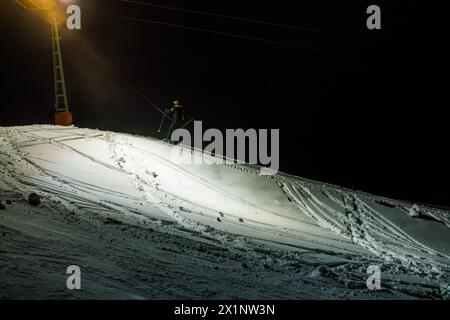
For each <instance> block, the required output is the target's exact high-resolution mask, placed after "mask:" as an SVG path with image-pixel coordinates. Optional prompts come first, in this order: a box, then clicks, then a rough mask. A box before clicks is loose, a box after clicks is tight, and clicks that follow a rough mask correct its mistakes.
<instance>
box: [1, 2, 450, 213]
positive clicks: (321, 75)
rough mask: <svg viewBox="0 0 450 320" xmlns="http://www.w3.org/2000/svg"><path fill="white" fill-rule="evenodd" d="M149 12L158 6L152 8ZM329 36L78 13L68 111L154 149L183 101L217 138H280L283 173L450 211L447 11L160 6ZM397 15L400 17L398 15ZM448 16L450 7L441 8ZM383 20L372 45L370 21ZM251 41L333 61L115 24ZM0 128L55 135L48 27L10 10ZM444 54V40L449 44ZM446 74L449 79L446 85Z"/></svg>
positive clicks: (183, 17) (86, 8) (410, 5)
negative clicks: (175, 104) (248, 132)
mask: <svg viewBox="0 0 450 320" xmlns="http://www.w3.org/2000/svg"><path fill="white" fill-rule="evenodd" d="M142 1H149V0H142ZM151 2H153V3H160V4H164V5H169V6H175V7H181V8H185V9H191V10H200V11H206V12H213V13H217V14H222V15H231V16H239V17H246V18H251V19H256V20H265V21H271V22H276V23H281V24H288V25H295V26H301V27H306V28H313V29H319V30H323V31H326V33H319V32H312V31H302V30H292V29H287V28H282V27H275V26H267V25H259V24H255V23H247V22H237V21H232V20H228V19H221V18H218V17H211V16H202V15H196V14H192V13H185V12H184V13H183V12H177V11H174V10H169V9H163V8H156V7H147V6H137V5H133V4H129V3H123V2H121V1H120V0H105V1H101V0H98V1H97V0H89V1H86V0H84V1H81V0H80V1H77V3H78V4H80V6H81V8H82V15H83V16H82V17H83V19H82V24H83V25H82V27H83V29H82V30H81V31H75V32H74V31H70V32H69V31H67V30H66V31H64V32H63V37H64V39H63V54H64V62H65V69H66V81H67V86H68V92H69V103H70V107H71V110H72V112H73V113H74V116H75V122H76V125H78V126H80V127H90V128H100V129H109V130H114V131H120V132H129V133H136V134H142V135H151V136H155V135H156V129H157V126H158V124H159V122H160V119H161V116H160V114H159V113H158V112H157V111H156V110H155V109H153V108H152V107H151V106H149V105H148V104H147V103H146V102H145V101H143V100H142V99H141V98H140V97H139V96H138V95H136V94H135V93H134V92H133V91H132V90H130V89H129V88H127V87H126V86H125V85H124V84H123V83H122V82H120V80H118V79H117V78H116V77H115V76H114V75H113V74H112V73H111V72H110V71H109V70H107V69H106V68H104V67H103V66H102V65H101V64H99V63H98V61H97V60H95V59H94V58H93V57H92V56H91V55H89V54H88V53H87V51H86V50H85V49H84V47H85V46H87V47H89V48H90V50H92V51H93V52H95V54H97V55H98V56H99V57H101V58H102V59H103V60H104V61H105V62H106V63H107V64H109V65H110V66H112V67H113V68H114V69H115V70H116V71H117V72H118V73H119V74H120V75H121V76H122V77H123V78H125V79H127V80H128V81H130V82H131V83H132V84H133V85H134V86H136V87H137V88H138V89H139V90H140V91H142V93H143V94H145V95H146V96H148V97H149V98H150V99H152V101H153V102H154V103H155V104H157V105H159V106H163V107H165V106H167V105H168V104H170V102H171V101H172V100H174V99H180V100H182V102H183V103H184V105H185V107H186V110H187V113H188V115H192V116H195V118H196V119H199V120H203V123H204V126H205V127H209V128H212V127H214V128H220V129H225V128H244V129H245V128H279V129H280V130H281V170H282V171H284V172H287V173H291V174H295V175H300V176H304V177H308V178H312V179H317V180H322V181H326V182H331V183H338V184H345V185H347V186H350V185H353V186H354V187H355V188H357V189H360V190H364V191H368V192H374V193H377V194H381V195H386V196H391V197H395V198H400V199H409V200H413V201H417V202H426V203H435V204H445V205H450V191H449V190H450V189H449V187H448V184H447V182H448V181H449V178H450V169H449V165H448V164H449V158H448V155H447V149H448V145H449V143H448V136H449V135H448V117H447V116H446V113H445V109H446V108H447V107H448V102H447V100H448V98H446V97H445V95H444V94H445V89H446V86H447V85H446V83H448V80H447V81H446V82H444V81H443V80H442V78H443V77H445V78H447V77H448V73H447V72H445V71H444V70H445V69H444V65H443V61H444V53H443V52H444V51H443V50H442V47H443V45H444V39H446V38H444V37H441V36H440V34H439V30H440V29H438V28H437V27H435V26H434V25H432V24H431V23H432V22H436V21H439V19H438V18H437V14H438V13H439V12H440V11H441V12H443V9H442V8H440V7H439V6H438V5H437V4H436V5H432V4H431V3H430V2H423V1H422V2H419V1H376V2H368V1H359V2H358V1H331V0H328V1H323V0H315V1H289V2H287V1H271V2H270V3H269V2H264V1H255V0H246V1H242V0H241V1H235V0H227V1H203V0H195V1H194V0H190V1H187V0H183V1H181V0H170V1H162V0H154V1H153V0H152V1H151ZM393 2H395V3H393ZM436 3H439V2H437V1H436ZM370 4H378V5H379V6H380V7H381V9H382V30H377V31H369V30H367V28H366V26H365V23H366V18H367V15H366V13H365V11H366V8H367V6H368V5H370ZM112 15H121V16H125V17H138V18H142V19H150V20H153V21H159V22H163V23H170V24H178V25H183V26H190V27H196V28H203V29H208V30H214V31H218V32H226V33H233V34H241V35H246V36H251V37H256V38H264V39H268V40H273V41H280V42H287V43H293V44H299V45H303V46H309V47H315V48H320V49H323V50H325V51H318V50H310V49H304V48H296V47H290V46H284V45H275V44H267V43H261V42H257V41H252V40H245V39H236V38H232V37H226V36H222V35H216V34H210V33H203V32H198V31H190V30H185V29H180V28H174V27H169V26H162V25H158V24H150V23H141V22H137V21H131V20H125V19H122V18H117V17H113V16H112ZM0 17H1V21H0V27H1V29H0V35H1V41H2V46H1V49H2V50H1V56H0V57H1V66H2V72H1V76H0V79H1V113H0V125H21V124H33V123H51V122H52V119H53V104H54V101H53V100H54V97H53V79H52V77H53V74H52V65H51V63H52V61H51V48H50V47H51V42H50V38H49V37H50V30H49V26H48V25H46V23H45V22H44V21H43V20H42V19H40V18H39V17H38V16H37V15H34V14H31V13H29V12H25V11H23V10H20V9H19V7H18V6H17V5H16V4H14V3H13V1H12V0H0ZM445 41H446V40H445ZM441 74H442V75H441Z"/></svg>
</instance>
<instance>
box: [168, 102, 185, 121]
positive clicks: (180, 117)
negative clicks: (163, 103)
mask: <svg viewBox="0 0 450 320" xmlns="http://www.w3.org/2000/svg"><path fill="white" fill-rule="evenodd" d="M166 113H167V114H168V115H171V116H172V119H173V122H175V123H181V122H183V121H184V109H183V107H182V106H173V107H171V108H167V109H166Z"/></svg>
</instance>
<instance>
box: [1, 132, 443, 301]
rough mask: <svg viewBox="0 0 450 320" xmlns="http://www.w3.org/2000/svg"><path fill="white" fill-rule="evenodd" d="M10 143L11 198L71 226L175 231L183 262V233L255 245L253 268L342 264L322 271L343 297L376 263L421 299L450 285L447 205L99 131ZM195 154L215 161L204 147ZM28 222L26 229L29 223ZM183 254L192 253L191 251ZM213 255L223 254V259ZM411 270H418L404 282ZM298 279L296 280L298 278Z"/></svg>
mask: <svg viewBox="0 0 450 320" xmlns="http://www.w3.org/2000/svg"><path fill="white" fill-rule="evenodd" d="M0 147H1V148H0V200H1V197H3V198H5V197H7V196H8V195H10V194H14V195H15V197H17V195H20V196H21V197H26V196H27V195H28V194H29V193H30V192H37V193H38V194H40V195H42V196H43V197H44V199H45V204H44V206H46V207H48V208H49V209H48V210H50V211H57V212H61V214H63V213H62V212H66V213H67V215H68V218H67V219H68V220H65V221H66V222H65V223H68V224H69V225H70V223H72V222H73V221H78V222H77V223H82V224H83V225H85V224H86V223H88V225H90V224H92V223H93V222H91V221H93V220H92V219H94V221H97V220H96V219H100V220H99V221H100V222H95V223H101V221H106V223H107V224H110V223H112V224H113V226H114V225H115V224H117V223H121V224H122V223H123V224H124V225H126V226H133V228H135V227H134V226H139V225H141V226H144V225H145V226H147V227H148V226H150V225H152V227H151V228H152V229H154V230H160V231H158V232H162V233H161V237H162V238H163V239H168V240H167V241H169V240H170V241H172V243H173V244H174V245H172V246H170V245H169V244H166V245H165V247H167V250H165V252H166V253H167V252H169V253H167V254H176V255H177V257H178V259H187V258H186V257H187V256H190V255H193V254H192V253H189V252H190V251H186V250H188V249H186V248H188V247H189V248H191V247H190V245H189V246H187V247H185V244H182V243H180V242H179V240H178V239H179V238H180V237H182V238H186V239H187V240H185V241H187V242H186V243H191V242H192V243H198V241H199V239H201V240H200V241H201V242H204V241H206V242H207V243H208V246H212V247H214V248H215V249H213V248H212V247H211V249H210V250H212V251H211V252H216V250H218V252H222V251H223V250H225V251H226V252H234V253H233V254H231V256H230V255H229V254H227V255H225V256H223V258H224V259H225V258H226V259H231V261H233V263H234V261H235V260H233V259H234V257H236V256H239V254H238V253H239V252H241V251H242V250H246V251H249V252H252V253H249V254H248V256H247V258H245V259H247V260H246V261H247V262H246V263H245V265H249V266H248V267H245V268H244V269H247V268H251V266H252V265H253V267H254V268H256V269H258V270H260V269H259V268H262V269H261V270H264V272H275V273H276V272H278V271H276V270H280V272H281V270H284V269H283V268H288V269H292V268H293V270H296V269H298V268H299V270H302V271H301V272H304V276H305V277H307V279H310V273H309V271H307V270H310V268H313V269H314V268H316V267H318V266H320V265H325V266H328V268H330V269H329V270H330V271H329V272H328V273H327V275H326V276H324V275H322V276H320V277H328V278H329V279H331V280H332V281H335V282H336V283H339V284H340V286H342V288H341V289H339V290H337V291H339V293H336V294H342V292H347V294H349V293H348V290H349V288H353V287H354V288H358V290H363V289H364V288H365V280H364V279H365V271H366V268H367V266H368V265H370V264H373V263H375V264H379V265H384V266H385V269H386V272H387V273H388V275H387V276H386V277H387V278H388V279H391V280H390V281H391V284H386V288H391V289H389V290H392V291H395V292H397V294H398V292H409V293H406V294H407V295H411V292H410V291H411V289H406V287H405V289H404V291H402V290H403V289H399V288H401V287H402V286H407V287H408V288H409V287H415V286H416V287H418V288H419V289H417V290H416V289H414V290H413V295H414V296H416V297H445V295H446V292H447V291H446V290H447V287H445V286H444V287H442V286H441V283H442V282H443V281H444V282H445V281H447V279H448V276H449V270H450V228H449V222H450V213H449V212H447V211H444V210H438V209H433V208H428V207H421V210H422V213H423V214H424V215H426V216H427V217H428V218H430V219H420V218H412V217H411V216H409V214H408V212H409V210H410V209H411V206H412V204H409V203H406V202H401V201H395V200H391V199H387V198H383V197H377V196H373V195H370V194H366V193H362V192H355V191H352V190H348V189H344V188H340V187H337V186H333V185H329V184H324V183H320V182H315V181H311V180H308V179H303V178H299V177H293V176H289V175H286V174H283V173H280V174H278V175H275V176H273V177H267V176H260V175H259V173H260V168H258V167H255V166H248V165H245V164H235V165H230V164H220V163H219V161H217V163H216V164H213V165H203V166H198V165H176V164H174V163H173V162H171V161H170V155H171V150H172V149H171V148H172V146H171V145H168V144H166V143H163V142H161V141H159V140H157V139H152V138H145V137H138V136H131V135H127V134H119V133H113V132H103V131H99V130H91V129H79V128H74V127H69V128H67V127H56V126H27V127H12V128H0ZM192 152H193V153H195V154H196V156H202V157H209V159H210V160H213V161H214V160H215V159H214V157H213V156H211V155H203V154H202V153H201V152H200V151H198V150H194V151H192ZM56 208H59V209H56ZM50 211H49V212H50ZM41 214H42V213H41ZM46 217H47V216H46ZM52 217H53V218H52ZM0 218H1V215H0ZM48 218H49V219H54V216H52V215H49V216H48ZM64 219H66V218H64ZM2 221H4V222H2ZM5 221H6V222H5ZM50 221H52V220H50ZM2 223H6V224H5V226H6V227H7V228H9V229H11V230H12V229H14V228H16V231H17V232H24V230H29V228H30V225H28V224H27V223H26V221H22V220H20V215H16V216H6V220H5V219H3V220H0V224H2ZM19 223H20V224H22V223H24V226H23V227H21V228H19V227H18V224H19ZM36 223H37V222H36ZM69 225H67V226H66V225H64V224H62V225H59V227H58V228H66V227H69ZM147 227H146V228H147ZM86 228H88V227H86ZM124 228H125V227H124ZM127 228H128V227H127ZM130 228H131V227H130ZM98 230H100V229H98ZM133 230H134V229H133ZM55 232H56V231H55ZM62 232H63V231H58V234H60V233H62ZM99 232H100V231H99ZM140 232H141V231H139V234H140ZM142 234H143V236H144V235H145V231H144V230H142ZM33 235H35V234H34V233H33ZM123 235H124V234H123V233H122V234H121V233H118V236H119V237H121V236H123ZM72 237H73V239H76V238H77V237H76V236H75V235H73V236H72ZM103 237H107V236H106V235H105V236H103ZM145 237H146V236H145ZM13 239H14V238H13ZM60 241H62V240H60ZM96 241H101V240H96ZM130 241H134V240H133V239H131V240H130ZM170 241H169V242H170ZM183 243H184V242H183ZM175 244H176V245H175ZM153 245H156V244H149V245H148V246H150V247H151V246H153ZM148 246H147V249H150V247H148ZM202 246H203V245H200V247H199V248H201V247H202ZM193 247H196V245H195V244H193ZM119 248H120V247H119ZM183 248H184V249H183ZM155 250H156V249H155ZM189 250H192V249H189ZM183 252H186V255H184V256H181V255H182V254H183ZM124 254H125V253H123V252H121V253H120V255H124ZM127 254H128V253H127ZM199 254H200V255H202V256H203V255H205V254H207V253H205V252H204V251H203V250H201V251H200V253H199ZM160 256H161V254H160V253H159V254H158V257H160ZM163 256H164V255H163ZM193 256H195V255H193ZM221 256H222V254H221ZM274 257H276V258H274ZM202 259H203V258H202ZM208 259H209V260H208V261H209V262H208V263H214V258H213V257H209V258H208ZM240 259H241V258H240ZM0 260H1V256H0ZM201 261H203V260H201ZM261 261H265V262H261ZM186 263H187V262H186ZM202 263H204V262H202ZM261 263H262V264H261ZM130 267H132V266H130ZM140 267H141V266H139V268H140ZM142 268H144V266H142ZM261 270H260V271H258V272H262V271H261ZM182 272H185V271H182ZM311 272H312V271H311ZM314 272H315V271H314ZM314 272H313V273H312V275H313V278H314V279H316V278H315V277H316V273H314ZM399 273H400V274H404V273H407V274H409V276H410V277H411V276H414V277H416V278H414V279H412V278H408V280H405V279H403V280H398V279H399V276H398V275H399ZM341 275H345V276H344V278H343V279H344V280H343V279H341ZM220 276H221V277H224V278H225V277H230V276H231V275H229V274H228V273H224V274H221V275H220ZM279 276H280V275H279V274H277V276H276V277H275V278H277V277H279ZM270 277H274V275H271V276H270ZM283 277H285V275H284V273H283ZM320 277H319V278H317V281H321V280H320V279H321V278H320ZM275 278H274V279H275ZM288 278H289V277H288ZM288 278H285V281H291V280H292V279H291V278H289V279H290V280H288ZM277 279H278V278H277ZM396 279H397V280H396ZM211 281H213V280H211ZM233 281H234V280H233ZM267 281H269V280H267ZM305 281H306V282H308V281H310V280H305ZM311 281H312V280H311ZM314 281H316V280H314ZM355 281H357V282H358V284H357V285H355V283H354V282H355ZM421 281H425V282H426V283H423V284H420V283H421ZM405 283H407V285H406V284H405ZM172 285H175V284H174V283H172ZM176 285H178V284H176ZM234 286H236V284H234ZM267 286H268V287H267V288H269V287H270V286H273V283H269V282H268V283H267ZM285 289H286V288H285ZM297 289H298V288H297ZM297 289H293V288H292V290H294V291H295V292H297V291H296V290H297ZM180 290H181V291H182V292H187V290H188V289H187V288H185V289H180ZM261 290H262V289H261ZM340 290H342V291H340ZM346 290H347V291H346ZM408 290H409V291H408ZM337 291H336V292H337ZM333 292H334V291H332V293H330V294H334V293H333ZM344 294H346V293H344ZM364 294H366V293H364ZM384 294H386V292H385V293H384ZM401 294H403V293H401ZM316 295H317V296H321V294H319V293H317V294H316ZM260 297H261V296H260ZM280 297H285V295H284V293H283V294H282V293H281V292H280Z"/></svg>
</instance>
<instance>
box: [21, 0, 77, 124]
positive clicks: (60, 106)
mask: <svg viewBox="0 0 450 320" xmlns="http://www.w3.org/2000/svg"><path fill="white" fill-rule="evenodd" d="M14 1H15V2H17V3H18V4H19V5H21V6H22V7H23V8H24V9H25V10H28V11H42V12H45V13H47V14H48V16H47V18H49V19H48V20H49V22H50V26H51V31H52V32H51V34H52V54H53V73H54V82H55V111H56V112H55V124H56V125H61V126H71V125H72V124H73V115H72V113H71V112H70V111H69V103H68V99H67V90H66V82H65V78H64V66H63V59H62V54H61V36H60V26H59V24H58V20H57V17H56V10H57V4H56V1H55V0H14Z"/></svg>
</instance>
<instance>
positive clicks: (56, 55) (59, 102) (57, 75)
mask: <svg viewBox="0 0 450 320" xmlns="http://www.w3.org/2000/svg"><path fill="white" fill-rule="evenodd" d="M51 28H52V49H53V72H54V80H55V108H56V113H61V112H69V104H68V102H67V91H66V82H65V79H64V67H63V60H62V54H61V43H60V40H61V38H60V30H59V26H58V23H57V21H56V13H55V11H54V10H52V13H51Z"/></svg>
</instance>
